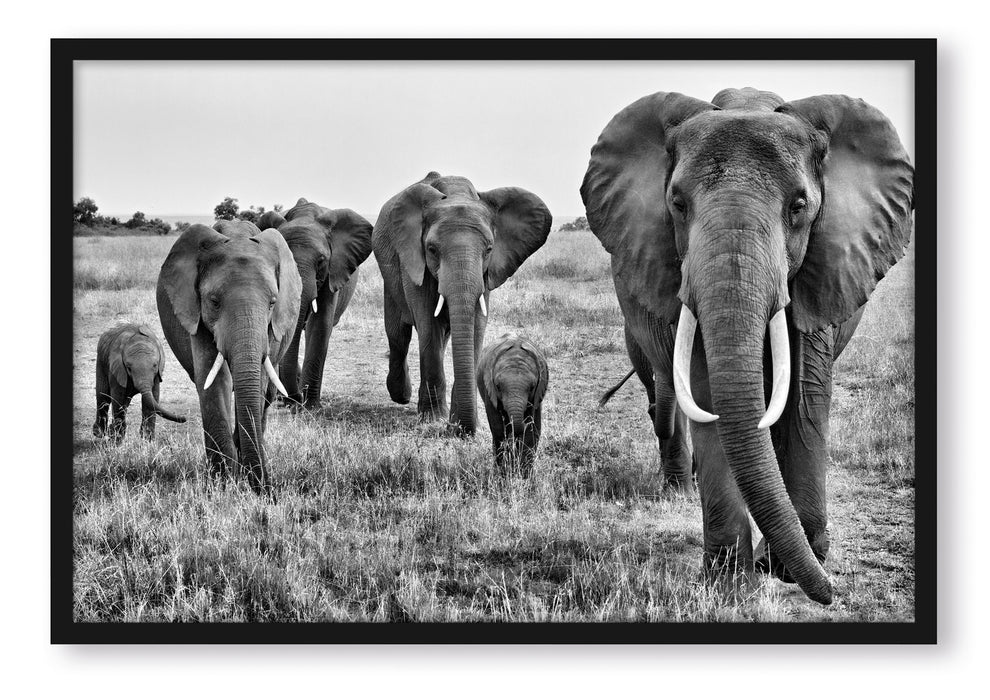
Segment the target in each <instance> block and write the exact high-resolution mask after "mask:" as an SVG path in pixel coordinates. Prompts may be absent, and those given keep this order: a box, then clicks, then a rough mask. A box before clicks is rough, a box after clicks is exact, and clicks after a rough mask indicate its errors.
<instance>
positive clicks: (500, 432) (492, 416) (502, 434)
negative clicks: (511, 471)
mask: <svg viewBox="0 0 990 700" xmlns="http://www.w3.org/2000/svg"><path fill="white" fill-rule="evenodd" d="M482 403H483V404H484V405H485V414H486V415H487V416H488V427H489V428H490V429H491V431H492V455H493V456H494V457H495V466H497V467H499V468H500V469H502V468H504V467H505V466H506V464H505V462H506V459H505V455H506V450H505V446H506V445H505V443H506V437H507V436H506V429H505V428H506V425H505V421H504V420H503V418H502V412H501V411H499V410H498V407H497V406H495V405H493V404H492V403H491V401H489V400H488V398H484V400H483V401H482Z"/></svg>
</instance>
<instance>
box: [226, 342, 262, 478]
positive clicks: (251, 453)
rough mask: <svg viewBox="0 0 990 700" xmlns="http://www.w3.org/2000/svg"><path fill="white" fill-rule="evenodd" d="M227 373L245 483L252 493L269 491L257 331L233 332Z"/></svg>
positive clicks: (260, 361)
mask: <svg viewBox="0 0 990 700" xmlns="http://www.w3.org/2000/svg"><path fill="white" fill-rule="evenodd" d="M234 338H235V340H234V344H233V347H234V348H235V349H234V350H233V357H232V358H231V361H230V373H231V377H232V378H233V384H234V395H235V398H234V403H235V409H236V410H235V416H236V418H237V426H236V428H235V430H236V436H237V437H236V442H237V445H238V458H239V461H240V463H241V466H242V467H243V468H244V469H245V470H246V471H247V474H248V482H249V483H250V485H251V488H252V489H253V490H254V491H255V492H256V493H262V492H265V491H268V490H270V484H269V482H268V475H267V473H266V470H265V454H264V446H263V443H262V441H263V439H264V433H263V419H264V408H263V405H262V390H261V381H262V362H263V361H264V359H265V352H264V349H263V347H262V343H261V336H260V334H259V333H257V332H256V331H254V329H253V328H252V329H251V330H241V331H240V332H238V333H235V334H234Z"/></svg>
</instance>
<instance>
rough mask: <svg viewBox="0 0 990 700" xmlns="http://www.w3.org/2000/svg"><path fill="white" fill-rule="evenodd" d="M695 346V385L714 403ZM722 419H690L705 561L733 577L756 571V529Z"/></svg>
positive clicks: (703, 400)
mask: <svg viewBox="0 0 990 700" xmlns="http://www.w3.org/2000/svg"><path fill="white" fill-rule="evenodd" d="M700 345H701V344H700V343H698V344H696V345H695V347H694V356H693V358H692V363H691V386H692V392H693V394H694V397H695V399H696V400H698V401H699V403H700V405H701V406H710V405H711V392H710V390H709V385H708V376H707V375H708V370H707V365H706V362H705V359H704V350H703V349H702V348H701V347H699V346H700ZM717 426H718V423H696V422H694V421H692V422H691V438H692V442H693V448H694V460H695V462H696V463H697V465H698V492H699V495H700V499H701V515H702V522H703V528H704V541H705V553H704V558H703V567H704V570H705V572H706V575H708V576H709V577H710V578H711V579H713V580H717V579H723V580H724V579H727V578H728V579H735V578H736V577H738V576H740V575H742V576H747V577H748V576H749V575H750V573H751V572H752V571H753V533H752V528H751V527H750V524H749V512H748V510H747V508H746V502H745V501H744V500H743V497H742V493H741V492H740V491H739V487H738V486H737V484H736V480H735V477H734V476H733V475H732V471H731V470H730V468H729V461H728V458H727V457H726V455H725V451H724V450H723V449H722V443H721V441H720V440H719V434H718V427H717Z"/></svg>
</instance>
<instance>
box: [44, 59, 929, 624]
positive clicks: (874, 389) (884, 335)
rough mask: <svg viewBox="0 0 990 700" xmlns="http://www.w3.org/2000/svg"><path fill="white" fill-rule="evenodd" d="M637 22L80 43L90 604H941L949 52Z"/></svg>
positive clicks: (284, 614)
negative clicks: (928, 254)
mask: <svg viewBox="0 0 990 700" xmlns="http://www.w3.org/2000/svg"><path fill="white" fill-rule="evenodd" d="M359 43H360V42H359ZM616 44H617V45H618V46H619V48H618V49H617V50H615V51H613V53H612V54H609V48H608V46H605V45H602V44H595V43H594V42H589V43H588V44H587V46H586V48H585V49H575V48H574V45H573V44H572V45H571V46H570V47H569V48H562V49H561V50H560V53H559V54H555V53H554V51H555V49H554V48H553V47H552V46H550V47H549V48H548V49H546V58H543V59H536V58H528V57H526V55H525V51H524V52H523V55H522V56H521V57H520V56H514V55H511V54H512V52H513V51H514V50H515V48H514V47H513V46H512V45H508V44H505V43H502V44H499V42H497V41H496V42H492V43H491V44H490V45H489V46H488V47H487V48H486V47H480V48H476V51H478V52H480V53H486V52H487V55H484V56H479V57H478V58H477V59H472V58H450V59H443V60H441V59H437V58H435V54H436V51H434V49H433V48H431V47H433V46H435V44H430V43H429V42H421V43H420V44H416V43H415V42H414V44H413V46H412V47H409V46H408V45H406V46H402V47H399V48H398V49H397V48H396V46H395V45H392V46H391V47H389V42H388V41H387V40H381V41H377V42H376V41H366V42H363V43H361V45H360V46H357V47H356V48H354V50H353V52H352V53H350V54H348V49H341V48H339V46H338V48H337V55H335V56H334V57H332V58H327V59H325V60H320V59H319V58H318V57H316V56H314V55H313V54H314V53H316V52H315V51H314V52H309V53H307V54H306V55H305V56H304V57H303V58H304V60H286V58H287V57H286V56H281V55H280V52H282V51H283V49H284V46H285V44H284V42H265V41H263V40H259V41H258V42H255V48H254V56H253V57H252V58H251V59H244V58H241V57H238V58H233V59H224V58H222V56H220V55H219V54H222V53H223V52H222V51H214V53H212V54H211V56H213V57H212V58H198V57H196V56H197V54H196V51H195V50H193V51H192V56H193V57H192V58H190V57H189V56H188V55H187V56H184V57H183V58H182V60H179V59H178V58H172V57H170V56H172V55H174V54H175V53H177V52H176V51H174V50H172V49H173V48H174V47H170V46H169V42H164V44H163V45H161V46H158V47H151V48H146V49H143V51H144V54H143V55H141V56H140V59H141V60H135V59H136V58H137V57H136V56H134V55H133V54H132V53H131V49H130V48H127V47H123V48H115V47H113V46H112V45H109V46H107V50H106V51H104V52H103V53H100V54H99V56H98V57H93V58H88V57H87V56H90V55H95V54H93V53H87V47H86V45H85V42H83V43H81V44H78V43H77V44H73V43H71V42H65V43H62V44H59V42H58V41H55V42H53V75H55V72H56V71H57V70H58V69H59V68H60V67H65V66H66V65H68V61H69V60H71V67H70V68H69V69H67V72H64V73H63V74H62V75H63V76H64V78H65V79H64V80H62V81H60V82H58V83H53V113H54V111H55V103H56V102H57V101H59V100H61V101H62V102H61V104H64V105H66V106H67V107H68V108H69V111H68V112H67V113H66V115H65V119H66V120H67V122H66V129H67V131H66V141H71V150H70V151H69V153H71V158H69V157H68V156H69V153H66V154H65V156H66V157H65V166H66V168H67V169H68V170H67V171H62V172H60V173H58V174H55V173H54V172H53V178H55V179H54V180H53V189H52V193H53V201H54V202H56V203H53V208H52V211H53V217H62V218H53V222H52V232H53V239H57V240H60V241H65V240H66V239H68V238H69V234H68V227H69V226H70V225H71V277H67V278H66V279H65V280H63V282H62V283H63V287H65V293H64V294H62V295H61V298H62V299H64V300H65V302H66V303H67V302H68V300H69V297H70V294H71V319H70V318H69V317H68V314H66V317H65V319H64V321H65V322H66V323H69V322H70V321H71V328H72V331H71V340H72V348H71V355H72V359H71V416H70V415H69V412H68V411H67V410H66V411H63V412H62V414H61V417H62V418H64V422H61V419H60V415H59V414H56V413H53V440H55V441H64V442H65V444H68V441H69V435H68V432H69V430H70V428H71V465H70V464H67V463H66V464H58V465H56V464H55V463H54V461H53V465H52V466H53V469H52V474H53V478H52V489H53V501H52V503H53V529H52V537H53V552H54V555H53V556H54V557H55V559H53V577H54V580H53V613H52V614H53V620H52V623H53V630H54V632H53V634H55V635H56V636H61V638H62V639H65V640H70V639H79V640H87V639H89V640H94V639H96V636H97V635H99V636H100V639H101V640H102V641H120V642H127V641H134V640H135V639H138V638H140V639H141V640H143V641H166V638H165V637H164V636H162V637H156V635H158V634H159V633H160V632H159V631H160V630H161V629H162V628H161V627H160V626H154V625H144V624H141V623H234V624H230V625H221V626H214V625H206V626H203V627H196V628H193V627H192V626H186V625H174V626H170V627H169V628H168V632H167V635H168V637H169V641H173V640H174V641H219V640H226V641H237V638H240V639H241V640H248V641H256V642H259V641H278V640H283V641H284V640H286V639H287V638H294V639H295V640H297V641H322V642H332V641H355V640H357V639H359V638H360V639H362V640H365V641H381V642H386V641H417V640H419V641H425V640H426V637H425V636H424V637H422V638H419V637H417V635H418V634H420V632H418V631H417V630H422V634H423V635H426V634H427V633H428V635H429V639H430V640H432V641H436V642H444V641H451V642H453V641H466V640H468V639H470V638H471V636H472V635H474V636H475V638H476V639H478V640H487V641H513V642H516V643H525V642H527V641H535V640H538V639H542V640H545V641H557V642H560V641H565V642H566V641H580V640H582V639H583V640H585V641H592V640H593V639H599V640H606V639H607V640H609V641H623V640H628V641H634V640H639V641H644V642H645V641H703V642H718V641H747V639H748V637H747V635H748V634H749V633H750V631H753V632H754V633H755V631H756V630H759V629H762V630H764V632H765V631H766V629H767V628H768V626H772V628H773V630H774V631H773V634H775V635H778V636H777V638H778V639H781V640H794V641H806V642H807V641H831V640H833V639H834V640H836V641H843V642H856V641H881V640H882V641H886V642H894V643H896V642H899V641H901V642H906V641H913V642H917V641H929V642H931V641H934V634H933V629H934V627H933V624H932V622H933V620H934V617H933V616H934V604H935V601H934V591H933V587H932V586H931V585H926V583H925V582H928V581H930V580H931V578H932V576H933V575H934V563H933V549H932V547H933V545H932V544H931V543H932V542H933V540H934V536H935V520H934V504H933V502H932V501H931V500H930V499H928V500H927V501H924V503H927V505H925V506H924V507H922V505H923V503H922V499H924V498H926V495H924V494H922V493H918V494H916V481H915V477H916V466H917V465H916V461H917V459H916V455H917V454H918V452H917V449H918V445H917V444H916V435H917V434H918V428H919V421H933V420H934V413H935V409H934V406H933V405H927V406H922V405H921V404H920V403H919V402H918V401H917V400H916V396H917V394H916V367H917V369H918V372H925V371H927V372H933V371H934V370H933V368H932V367H927V369H926V368H925V367H924V366H923V365H922V364H921V360H922V357H921V356H920V354H919V353H920V351H919V350H918V349H917V348H918V347H919V346H918V343H917V340H918V338H917V335H918V332H917V329H916V319H917V318H919V316H918V314H917V313H916V304H918V305H921V304H924V303H926V302H925V298H927V299H928V301H927V303H928V304H932V303H933V300H934V291H933V289H932V288H928V289H924V290H921V289H916V279H920V277H916V265H917V266H922V265H924V264H926V263H925V260H924V258H923V256H919V255H917V254H916V250H917V248H916V238H915V236H916V231H915V216H916V213H917V215H918V219H919V221H922V219H923V214H922V211H923V208H925V207H927V208H928V210H929V211H928V212H927V214H926V215H925V216H924V219H923V220H924V221H926V222H929V230H927V231H923V230H922V231H920V233H919V240H921V238H920V236H926V237H928V241H929V242H928V244H927V245H929V246H931V245H933V243H932V242H931V241H933V240H934V235H935V234H934V230H933V228H932V226H933V223H934V219H933V210H934V197H933V196H929V197H928V198H927V199H925V198H920V197H918V196H916V177H917V180H918V182H919V183H923V182H929V183H930V182H931V181H933V179H934V171H933V168H934V164H933V163H932V162H930V161H929V162H927V163H919V157H918V152H919V151H921V149H922V144H923V143H925V144H928V143H932V142H933V139H934V134H933V132H932V131H931V130H930V128H929V127H931V126H932V125H926V126H924V127H923V126H922V125H919V124H918V123H917V118H916V117H917V114H918V110H917V105H918V101H919V100H930V99H932V96H931V95H921V94H920V93H919V90H920V89H921V82H920V81H919V77H918V76H919V73H918V70H919V65H922V64H919V59H921V58H922V57H923V56H926V55H927V54H926V53H925V52H927V51H928V50H929V49H931V48H932V47H931V46H926V44H925V43H924V42H916V43H915V44H908V45H905V44H898V45H890V46H888V45H885V44H884V42H883V41H878V42H876V43H875V44H873V45H871V48H870V52H872V53H870V55H871V56H874V58H870V59H866V58H862V57H861V56H863V55H865V52H864V51H863V50H860V49H862V47H860V49H857V51H858V53H854V54H853V55H851V56H847V55H843V53H842V51H843V48H842V45H841V44H836V45H827V42H824V44H825V45H824V46H823V47H822V49H821V57H819V58H816V59H813V58H808V57H807V56H808V55H809V51H808V50H806V51H804V52H795V51H794V50H793V47H794V44H781V45H780V46H779V54H778V55H776V57H774V50H775V49H774V48H773V44H770V43H762V44H761V43H760V42H754V43H753V44H752V45H749V46H743V47H742V50H741V51H740V52H739V54H740V55H742V56H746V55H752V56H756V55H757V54H758V55H759V58H738V57H736V58H726V59H719V60H698V53H699V51H698V50H694V51H693V52H692V51H686V52H685V58H683V59H680V58H678V57H677V56H676V55H673V53H674V52H673V51H672V50H670V49H668V50H665V51H663V52H661V53H660V54H658V56H659V57H657V58H654V59H647V58H644V56H643V55H638V56H637V57H636V59H635V60H633V59H632V58H624V56H625V54H623V50H622V48H621V47H622V42H621V41H619V42H616ZM194 48H195V47H194ZM269 49H270V50H269ZM524 49H525V47H524ZM378 50H381V51H382V52H383V53H382V58H381V59H379V60H371V55H372V54H374V53H375V52H376V51H378ZM576 51H577V52H579V51H584V52H585V53H584V54H581V53H577V54H576V53H575V52H576ZM912 51H914V54H912ZM403 52H405V53H403ZM747 52H749V53H747ZM643 53H645V54H647V55H648V51H644V52H643ZM396 54H398V55H396ZM795 54H796V55H797V57H795ZM108 55H109V58H108ZM392 56H395V57H392ZM768 56H771V58H768ZM858 56H859V57H858ZM912 56H913V58H912ZM56 58H58V59H59V60H58V61H56ZM293 58H298V57H293ZM928 68H929V69H931V68H932V66H928ZM69 115H71V116H69ZM53 128H55V127H53ZM63 142H65V141H63ZM928 152H929V153H930V152H931V151H928ZM916 168H917V172H916ZM924 168H928V171H927V172H926V171H925V170H924ZM70 180H71V201H72V212H71V215H72V223H71V224H70V223H69V218H68V217H69V210H68V199H67V197H66V201H64V202H63V201H62V200H61V199H57V198H58V197H59V196H60V193H62V192H63V191H65V187H62V186H61V185H62V184H65V185H68V182H69V181H70ZM928 186H929V187H931V185H930V184H929V185H928ZM919 191H920V190H919ZM66 195H67V192H66ZM920 228H921V227H920V225H919V229H920ZM60 246H64V243H63V244H60ZM69 279H71V290H69V289H68V288H67V287H68V284H67V283H68V281H69ZM925 295H927V297H926V296H925ZM931 325H932V321H931V320H930V321H929V330H928V333H929V337H931V335H930V334H931V333H932V330H931ZM929 357H930V355H929ZM53 362H54V363H55V364H58V363H60V362H61V364H63V365H65V364H67V363H68V353H67V352H65V353H62V356H61V357H55V358H53ZM64 369H65V375H66V377H67V378H68V367H65V368H64ZM53 411H54V409H53ZM69 421H71V426H70V425H69V424H68V422H69ZM931 439H933V438H930V439H929V441H931ZM926 469H928V471H927V472H926V475H919V481H920V480H922V479H926V480H928V481H931V480H933V479H934V464H931V465H927V466H926ZM932 494H933V492H932ZM62 508H64V509H65V510H63V511H61V512H60V509H62ZM70 512H71V517H70V516H69V515H68V514H69V513H70ZM919 543H920V544H919ZM925 546H927V547H928V549H927V550H925V552H926V554H924V556H922V554H921V553H919V548H921V547H925ZM59 552H61V553H62V554H63V555H64V557H62V558H59V556H58V553H59ZM56 560H57V561H56ZM63 575H64V578H59V577H60V576H63ZM919 582H921V584H922V585H919ZM921 622H924V623H925V624H920V623H921ZM93 623H95V624H93ZM119 623H135V624H119ZM277 623H324V625H321V626H319V627H317V626H312V625H308V626H306V625H300V626H299V627H301V628H303V629H309V630H322V631H320V632H319V635H318V637H319V639H318V640H317V639H314V638H313V637H314V636H316V634H315V632H306V633H300V634H306V637H305V638H304V637H301V636H299V635H297V634H296V632H294V631H292V630H289V631H286V626H285V625H284V624H277ZM337 623H364V624H358V625H353V624H352V625H341V624H337ZM374 623H415V624H412V625H407V626H402V627H397V626H395V625H392V624H389V625H387V626H382V625H375V624H374ZM419 623H427V624H419ZM434 623H441V624H434ZM460 623H523V624H519V625H509V626H506V625H484V624H483V625H464V624H460ZM566 623H589V624H584V625H574V626H568V624H566ZM610 623H628V624H620V625H615V624H610ZM734 623H744V624H734ZM822 623H843V624H835V625H834V626H833V627H831V628H829V630H828V631H822V632H820V634H821V635H824V636H819V637H813V636H812V635H811V633H810V632H809V631H810V630H822V629H823V628H824V627H827V625H823V624H822ZM847 623H856V624H853V625H850V624H847ZM887 623H903V624H901V625H895V626H893V627H891V625H889V624H887ZM187 629H189V630H191V629H196V630H197V631H196V632H195V633H194V632H192V631H190V632H188V633H187V632H185V630H187ZM293 629H295V628H293ZM396 629H400V630H401V631H399V632H394V633H393V632H392V630H396ZM200 630H202V631H200ZM386 630H388V631H387V632H386ZM898 630H900V631H898ZM778 631H779V632H778ZM161 634H162V635H164V634H166V633H165V632H161ZM135 635H136V636H135ZM211 635H216V636H211ZM266 635H270V636H266Z"/></svg>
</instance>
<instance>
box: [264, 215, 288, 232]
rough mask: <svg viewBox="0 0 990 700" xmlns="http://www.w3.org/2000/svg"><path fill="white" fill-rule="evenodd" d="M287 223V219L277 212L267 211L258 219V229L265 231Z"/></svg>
mask: <svg viewBox="0 0 990 700" xmlns="http://www.w3.org/2000/svg"><path fill="white" fill-rule="evenodd" d="M284 223H285V217H284V216H282V215H281V214H279V213H278V212H277V211H266V212H265V213H264V214H262V215H261V216H260V217H259V218H258V228H259V229H261V230H262V231H264V230H265V229H266V228H276V229H277V228H278V227H279V226H281V225H282V224H284Z"/></svg>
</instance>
